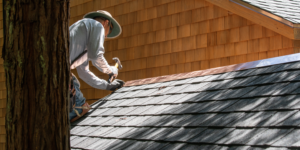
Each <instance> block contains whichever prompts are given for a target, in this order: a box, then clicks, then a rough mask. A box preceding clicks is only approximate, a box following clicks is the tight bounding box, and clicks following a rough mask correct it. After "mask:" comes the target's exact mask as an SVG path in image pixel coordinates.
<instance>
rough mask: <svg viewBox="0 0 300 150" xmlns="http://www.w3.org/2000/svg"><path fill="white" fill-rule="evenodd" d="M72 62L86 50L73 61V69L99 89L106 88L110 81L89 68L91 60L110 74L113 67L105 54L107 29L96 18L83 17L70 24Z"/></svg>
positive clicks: (101, 69)
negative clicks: (104, 44) (96, 74)
mask: <svg viewBox="0 0 300 150" xmlns="http://www.w3.org/2000/svg"><path fill="white" fill-rule="evenodd" d="M69 29H70V62H72V61H74V60H75V59H76V58H77V57H78V56H79V55H80V54H82V53H83V52H84V51H85V50H87V53H86V54H85V55H84V56H82V57H81V58H80V59H78V60H77V61H76V62H74V63H73V65H72V66H71V69H75V68H76V69H77V73H78V75H79V77H80V78H81V79H82V80H83V81H84V82H86V83H87V84H89V85H90V86H92V87H94V88H97V89H106V87H107V85H108V82H107V81H106V80H103V79H100V78H98V77H97V76H95V74H94V73H92V72H91V71H90V70H89V61H92V64H93V65H94V66H95V67H96V68H97V69H98V70H99V71H101V72H103V73H106V74H110V73H112V71H113V69H112V68H111V66H109V65H108V63H107V61H106V59H105V58H104V56H103V54H104V52H105V50H104V46H103V43H104V40H105V30H104V27H103V25H102V24H101V23H100V22H98V21H96V20H94V19H88V18H85V19H82V20H79V21H77V22H76V23H74V24H73V25H71V26H70V28H69Z"/></svg>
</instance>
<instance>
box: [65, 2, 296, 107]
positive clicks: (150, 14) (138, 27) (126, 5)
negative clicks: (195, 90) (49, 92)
mask: <svg viewBox="0 0 300 150" xmlns="http://www.w3.org/2000/svg"><path fill="white" fill-rule="evenodd" d="M100 9H104V10H107V11H109V12H110V13H111V14H112V15H113V16H114V17H115V18H116V19H117V20H118V21H119V23H120V24H121V25H122V28H123V33H122V35H121V37H119V38H118V39H115V40H109V41H106V42H105V49H106V53H105V57H106V59H107V61H109V63H113V61H112V57H119V58H120V59H121V61H122V64H123V66H124V69H123V70H121V71H120V73H119V78H120V79H123V80H125V81H129V80H135V79H141V78H148V77H154V76H162V75H167V74H175V73H181V72H190V71H194V70H201V69H208V68H214V67H220V66H226V65H231V64H238V63H243V62H249V61H255V60H259V59H265V58H271V57H276V56H281V55H287V54H292V53H294V48H293V40H291V39H288V38H285V37H283V36H281V35H279V34H277V33H275V32H273V31H271V30H269V29H267V28H264V27H262V26H260V25H257V24H254V23H253V22H251V21H249V20H246V19H244V18H242V17H239V16H238V15H236V14H232V13H231V12H228V11H226V10H224V9H222V8H220V7H217V6H214V5H212V4H210V3H208V2H206V1H205V0H86V1H79V0H77V1H76V0H73V1H71V21H70V24H72V23H74V22H75V21H77V20H79V19H81V18H82V17H83V15H84V14H85V13H87V12H90V11H95V10H100ZM90 68H91V70H92V71H93V72H94V73H95V74H96V75H98V76H100V77H101V78H104V79H107V75H104V74H102V73H101V72H99V71H98V70H97V69H96V68H95V67H93V66H90ZM75 72H76V71H75ZM81 89H82V91H83V93H84V95H85V97H86V98H87V99H88V100H90V102H93V100H96V99H99V98H101V97H103V96H105V95H107V94H108V93H109V92H107V91H102V90H97V89H93V88H91V87H90V86H88V85H86V84H85V83H83V81H82V88H81Z"/></svg>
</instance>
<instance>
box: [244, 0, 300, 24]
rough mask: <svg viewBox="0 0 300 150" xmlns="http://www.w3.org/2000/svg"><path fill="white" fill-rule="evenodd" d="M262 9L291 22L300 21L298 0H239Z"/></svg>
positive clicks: (299, 3)
mask: <svg viewBox="0 0 300 150" xmlns="http://www.w3.org/2000/svg"><path fill="white" fill-rule="evenodd" d="M241 1H243V2H246V3H249V4H250V5H253V6H255V7H258V8H260V9H262V10H265V11H268V12H270V13H272V14H274V15H277V16H279V17H281V18H284V19H286V20H288V21H290V22H292V23H300V0H241Z"/></svg>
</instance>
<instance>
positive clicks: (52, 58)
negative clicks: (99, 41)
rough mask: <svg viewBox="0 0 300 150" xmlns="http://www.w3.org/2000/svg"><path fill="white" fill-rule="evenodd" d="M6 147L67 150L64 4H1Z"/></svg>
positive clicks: (47, 0) (24, 0)
mask: <svg viewBox="0 0 300 150" xmlns="http://www.w3.org/2000/svg"><path fill="white" fill-rule="evenodd" d="M4 1H5V6H4V13H5V21H4V23H5V29H4V30H5V37H4V38H5V40H4V48H3V58H4V68H5V77H6V88H7V112H6V123H5V127H6V149H9V150H10V149H17V150H19V149H30V150H42V149H51V150H54V149H55V150H56V149H57V150H58V149H70V140H69V136H70V132H69V119H68V101H67V99H68V82H69V73H70V69H69V68H70V67H69V63H68V60H69V24H68V19H69V0H4Z"/></svg>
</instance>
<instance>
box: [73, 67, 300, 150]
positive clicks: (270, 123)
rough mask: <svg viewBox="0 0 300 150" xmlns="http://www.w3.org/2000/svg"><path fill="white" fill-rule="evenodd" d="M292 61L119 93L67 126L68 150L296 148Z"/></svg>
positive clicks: (298, 92) (296, 82) (297, 86)
mask: <svg viewBox="0 0 300 150" xmlns="http://www.w3.org/2000/svg"><path fill="white" fill-rule="evenodd" d="M299 68H300V61H297V62H290V63H285V64H277V65H271V66H267V67H260V68H252V69H247V70H241V71H233V72H227V73H220V74H213V75H206V76H200V77H194V78H187V79H183V80H175V81H168V82H163V83H153V84H145V85H139V86H129V87H123V88H121V89H119V90H118V91H116V92H115V93H113V94H111V95H108V96H107V97H105V98H103V99H100V100H99V101H97V102H96V103H94V104H93V105H92V109H91V110H90V111H89V113H88V114H87V115H85V116H84V117H83V118H81V119H80V120H78V121H76V122H74V123H72V129H71V147H72V148H73V149H109V150H112V149H128V150H131V149H164V150H169V149H170V150H176V149H184V150H189V149H239V150H240V149H241V150H243V149H245V150H246V149H247V150H254V149H255V150H260V149H269V150H270V149H272V150H276V149H286V148H300V136H299V135H300V128H299V127H300V112H299V109H300V76H299V74H300V70H299Z"/></svg>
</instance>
